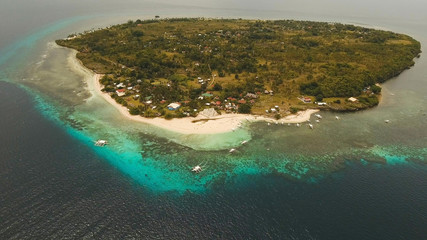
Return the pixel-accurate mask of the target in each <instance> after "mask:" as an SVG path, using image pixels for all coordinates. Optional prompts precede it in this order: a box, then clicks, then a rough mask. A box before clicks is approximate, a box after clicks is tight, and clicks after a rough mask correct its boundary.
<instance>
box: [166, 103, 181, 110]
mask: <svg viewBox="0 0 427 240" xmlns="http://www.w3.org/2000/svg"><path fill="white" fill-rule="evenodd" d="M180 107H181V104H180V103H171V104H169V105H168V109H169V110H171V111H175V110H177V109H178V108H180Z"/></svg>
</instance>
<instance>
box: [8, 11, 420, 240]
mask: <svg viewBox="0 0 427 240" xmlns="http://www.w3.org/2000/svg"><path fill="white" fill-rule="evenodd" d="M92 18H95V17H94V16H86V17H81V16H79V17H71V18H68V19H66V20H60V21H57V22H55V23H51V24H49V25H48V26H44V27H40V28H39V29H38V30H34V31H32V33H30V34H28V35H27V36H26V37H22V38H21V39H20V40H17V41H15V42H14V43H13V44H12V45H8V46H6V47H4V48H2V49H1V50H0V78H1V81H0V112H2V115H1V118H0V126H1V127H0V129H1V131H0V140H1V141H0V143H1V144H0V153H1V157H0V192H1V193H2V194H1V195H0V237H1V238H2V239H9V238H10V239H34V238H36V239H47V238H50V239H59V238H101V239H104V238H112V239H117V238H119V239H123V238H149V239H152V238H160V239H181V238H184V239H189V238H190V239H206V238H214V239H216V238H221V239H424V237H425V236H426V235H427V232H426V228H425V223H426V222H427V219H426V218H427V208H426V205H425V199H427V185H426V181H425V180H426V179H427V178H426V177H427V167H426V164H425V160H426V159H425V158H426V156H427V149H426V145H425V143H426V136H427V135H426V134H425V133H426V132H425V130H424V129H423V128H422V126H423V125H424V124H425V123H426V118H425V112H426V111H425V110H426V108H425V103H426V99H425V98H424V99H423V98H422V96H423V95H422V94H423V93H424V89H425V84H424V83H423V82H425V79H424V78H423V77H426V76H427V74H426V72H425V71H423V69H422V68H423V66H424V65H425V62H424V60H423V58H421V59H420V60H417V65H416V66H415V68H414V69H412V70H410V71H408V72H405V73H404V74H402V76H401V77H400V78H401V79H397V81H394V80H392V81H390V84H389V85H388V86H386V90H387V91H393V94H394V95H393V96H396V95H397V96H399V97H400V98H401V99H406V100H402V101H400V104H395V103H394V102H393V101H395V100H393V99H392V98H393V97H390V96H388V95H386V96H385V99H384V102H383V103H382V105H380V107H379V108H377V109H373V110H369V111H370V112H369V111H365V112H360V113H356V114H343V115H342V117H341V118H342V119H343V121H341V122H336V121H333V120H327V119H328V118H329V119H333V115H334V114H329V113H324V118H325V119H326V120H325V121H324V122H322V124H321V125H319V126H316V128H315V131H310V130H309V129H297V128H295V127H287V126H285V127H283V126H271V127H267V126H266V124H263V123H257V124H253V125H250V126H248V128H247V129H244V130H242V132H241V133H239V134H242V135H241V136H244V138H250V139H251V140H250V142H249V144H247V145H245V146H239V147H238V151H237V154H233V155H231V154H229V153H228V150H227V149H223V148H218V149H215V148H212V147H209V148H205V149H203V146H199V147H200V148H196V147H194V145H191V144H189V145H185V144H184V145H182V144H180V143H182V141H183V139H184V140H185V139H188V140H189V141H190V140H191V137H188V138H187V137H182V136H177V135H175V134H171V133H164V132H162V131H157V130H153V131H151V130H150V128H149V127H148V128H147V127H143V129H144V131H143V132H139V131H137V130H138V128H137V127H139V126H134V125H132V124H130V123H127V122H122V121H121V120H114V119H113V120H109V119H107V120H105V119H103V118H107V116H106V115H100V116H91V114H90V113H91V112H94V111H91V110H93V109H91V107H93V106H91V105H90V104H89V105H87V106H86V105H85V104H81V105H79V104H77V105H72V104H69V103H68V102H67V101H63V100H62V99H60V98H57V96H55V95H52V94H50V92H48V91H46V90H45V89H44V88H43V85H37V84H32V83H27V82H25V81H22V78H27V79H28V78H30V77H32V76H33V74H37V73H38V71H39V72H40V71H42V70H43V71H46V70H48V71H52V72H56V71H57V69H60V68H58V66H56V65H52V64H46V66H47V67H45V68H43V65H42V67H41V68H35V70H34V69H33V68H32V66H33V65H34V64H35V63H36V62H38V57H39V55H40V52H42V51H41V50H40V49H43V48H45V42H47V41H52V40H54V39H56V38H59V37H64V34H66V33H67V30H64V29H67V28H70V29H73V28H75V26H77V25H79V24H84V22H85V21H86V20H87V19H92ZM95 22H99V20H98V21H95ZM85 24H87V23H85ZM70 26H74V27H70ZM409 29H410V28H409ZM70 31H71V30H70ZM410 31H412V30H410ZM58 32H61V33H58ZM415 32H417V31H415ZM65 36H66V35H65ZM422 39H423V38H422ZM422 39H421V40H422ZM58 52H59V50H55V49H54V50H51V52H50V53H51V54H52V56H54V55H55V54H60V53H58ZM52 56H48V57H47V58H48V59H47V60H46V61H47V62H48V61H49V58H52ZM59 56H62V55H59ZM418 65H420V67H418ZM59 66H60V64H59ZM420 68H421V70H420ZM61 71H62V72H61ZM61 71H60V74H61V75H66V74H69V73H66V71H65V70H61ZM52 76H55V75H52ZM67 76H70V78H71V77H72V76H73V75H67ZM403 80H404V81H403ZM402 82H404V84H402ZM52 87H55V86H52ZM59 90H60V88H58V89H57V91H59ZM401 105H403V106H401ZM81 106H83V107H81ZM94 106H96V104H94ZM85 107H86V108H87V109H88V110H87V109H85ZM107 113H108V112H107ZM322 115H323V114H322ZM408 116H409V117H408ZM384 117H387V118H389V117H390V118H392V119H393V120H392V122H391V124H389V125H386V126H384V124H383V118H384ZM97 124H98V125H97ZM123 125H126V126H123ZM128 125H129V126H128ZM100 126H101V127H100ZM135 129H136V130H135ZM106 134H109V135H108V136H110V137H111V139H112V140H113V142H114V141H116V143H117V144H112V145H110V146H107V147H105V148H99V147H95V146H94V145H93V141H94V140H96V139H97V138H99V137H101V136H104V135H106ZM163 134H164V135H163ZM248 134H249V135H248ZM220 137H221V136H220ZM220 137H218V138H217V139H213V140H212V138H214V136H209V139H210V140H209V141H208V140H206V141H205V142H206V143H208V142H209V144H212V142H215V141H217V140H218V139H220ZM222 137H226V136H222ZM236 139H237V140H235V141H236V142H239V141H240V140H239V138H236ZM202 140H203V139H202V138H195V140H194V139H193V140H192V141H202ZM180 141H181V142H180ZM230 144H232V143H230ZM199 163H203V164H206V165H207V169H206V170H205V171H203V172H202V173H201V174H199V175H193V174H192V173H191V172H190V171H189V169H190V168H191V167H192V166H194V165H195V164H199Z"/></svg>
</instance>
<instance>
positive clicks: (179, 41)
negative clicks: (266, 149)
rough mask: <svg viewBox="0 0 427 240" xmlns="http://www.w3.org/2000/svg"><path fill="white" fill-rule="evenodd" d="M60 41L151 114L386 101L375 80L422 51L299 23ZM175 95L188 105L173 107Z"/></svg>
mask: <svg viewBox="0 0 427 240" xmlns="http://www.w3.org/2000/svg"><path fill="white" fill-rule="evenodd" d="M57 43H58V44H59V45H61V46H65V47H70V48H74V49H76V50H78V51H79V53H78V55H77V57H78V58H79V59H80V60H81V61H82V62H83V64H84V65H85V66H87V67H88V68H90V69H92V70H94V71H95V72H97V73H102V74H105V77H104V78H103V79H102V84H103V85H104V86H105V88H104V90H105V91H107V92H111V93H112V96H113V97H115V98H116V100H117V101H118V102H120V103H122V104H123V105H127V106H128V107H129V108H130V109H131V110H132V113H135V114H142V115H144V116H148V117H153V116H166V115H167V114H169V115H168V117H184V116H188V115H195V114H197V112H199V111H201V110H203V109H204V108H210V107H215V108H216V109H217V110H218V111H225V112H236V111H237V112H243V111H244V112H251V111H252V112H254V113H257V114H260V113H265V114H272V113H271V111H270V110H269V109H271V106H274V105H280V110H281V113H282V114H283V113H287V112H289V111H290V109H291V108H292V109H294V108H298V109H304V108H308V107H310V108H312V107H314V106H313V104H312V103H311V104H308V103H304V102H303V101H301V100H300V99H302V98H301V97H302V96H304V97H310V98H312V99H313V102H314V101H318V102H319V101H326V102H327V103H328V105H326V106H323V107H327V106H330V107H331V108H332V109H336V110H349V109H360V108H364V107H369V106H373V105H376V104H378V99H377V95H379V94H380V89H378V87H377V86H375V84H376V83H382V82H384V81H386V80H387V79H390V78H391V77H394V76H396V75H398V74H399V73H401V72H402V71H403V70H405V69H407V68H409V67H410V66H412V65H413V64H414V61H413V59H414V58H415V57H417V56H418V55H419V54H420V43H419V42H417V41H416V40H414V39H413V38H411V37H409V36H406V35H403V34H397V33H393V32H389V31H382V30H374V29H368V28H363V27H358V26H353V25H344V24H339V23H321V22H310V21H293V20H278V21H261V20H241V19H190V18H183V19H164V20H146V21H142V20H137V21H128V22H127V23H125V24H121V25H115V26H111V27H108V28H105V29H98V30H95V31H88V32H85V33H81V34H73V35H70V36H69V37H68V38H67V39H64V40H57ZM118 86H119V87H118ZM120 88H124V89H126V92H125V95H124V96H120V97H119V96H117V94H116V90H117V89H120ZM348 97H358V98H359V99H360V101H358V102H357V103H349V102H348V101H346V99H347V98H348ZM338 100H339V101H338ZM172 102H179V103H180V104H182V107H181V108H180V109H177V110H174V111H169V110H168V109H167V105H168V104H170V103H172ZM337 106H338V107H337ZM348 106H349V107H348ZM239 107H240V110H239ZM316 107H318V106H316ZM241 109H244V110H243V111H242V110H241ZM265 110H267V111H265Z"/></svg>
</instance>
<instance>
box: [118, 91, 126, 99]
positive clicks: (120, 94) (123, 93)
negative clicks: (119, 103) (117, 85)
mask: <svg viewBox="0 0 427 240" xmlns="http://www.w3.org/2000/svg"><path fill="white" fill-rule="evenodd" d="M116 93H117V96H119V97H122V96H124V95H125V94H126V89H117V90H116Z"/></svg>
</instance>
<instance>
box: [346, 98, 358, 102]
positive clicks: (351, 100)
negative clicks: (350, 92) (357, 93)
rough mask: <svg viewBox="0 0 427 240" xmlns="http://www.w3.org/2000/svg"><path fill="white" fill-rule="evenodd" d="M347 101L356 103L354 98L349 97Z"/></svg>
mask: <svg viewBox="0 0 427 240" xmlns="http://www.w3.org/2000/svg"><path fill="white" fill-rule="evenodd" d="M348 100H349V101H350V102H357V101H358V100H357V98H354V97H350V98H348Z"/></svg>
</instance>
